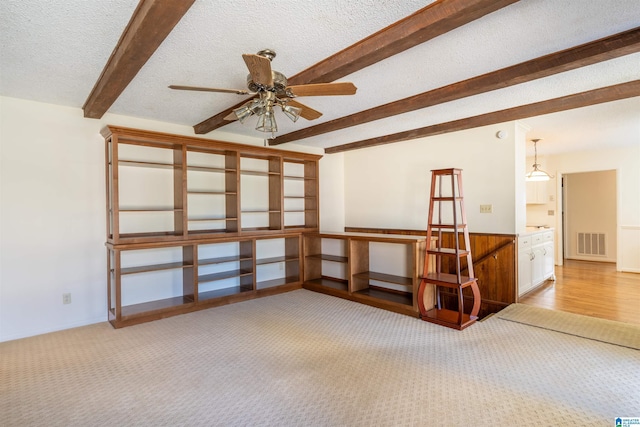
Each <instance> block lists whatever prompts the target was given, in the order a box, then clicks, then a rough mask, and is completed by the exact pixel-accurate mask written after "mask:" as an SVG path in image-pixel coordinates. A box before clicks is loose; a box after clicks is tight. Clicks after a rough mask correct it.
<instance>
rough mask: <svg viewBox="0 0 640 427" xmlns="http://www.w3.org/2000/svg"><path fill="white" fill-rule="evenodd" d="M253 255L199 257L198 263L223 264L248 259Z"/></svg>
mask: <svg viewBox="0 0 640 427" xmlns="http://www.w3.org/2000/svg"><path fill="white" fill-rule="evenodd" d="M252 259H253V257H250V256H242V255H232V256H225V257H218V258H206V259H199V260H198V265H213V264H224V263H227V262H240V261H250V260H252Z"/></svg>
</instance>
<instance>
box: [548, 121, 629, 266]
mask: <svg viewBox="0 0 640 427" xmlns="http://www.w3.org/2000/svg"><path fill="white" fill-rule="evenodd" d="M547 165H548V166H547V167H548V168H549V169H548V171H549V172H550V173H551V174H553V175H556V176H562V175H564V174H570V173H579V172H591V171H603V170H616V172H617V194H616V200H617V208H618V209H617V210H618V217H617V223H618V229H617V233H618V235H617V241H618V248H617V269H618V270H620V271H635V272H640V256H637V255H638V254H640V132H639V134H638V143H637V144H635V145H634V146H631V147H625V148H611V149H605V150H594V151H583V152H572V153H566V154H560V155H553V156H548V157H547ZM556 181H557V183H556V184H557V186H556V188H555V189H554V191H553V195H554V196H555V200H556V205H555V210H556V212H561V207H562V197H561V196H562V194H561V187H560V186H561V180H556ZM550 194H552V193H550ZM555 218H556V229H557V230H560V229H561V226H562V216H561V215H556V217H555ZM562 250H563V248H562V240H561V239H559V238H556V254H557V255H556V263H557V264H560V265H561V264H562Z"/></svg>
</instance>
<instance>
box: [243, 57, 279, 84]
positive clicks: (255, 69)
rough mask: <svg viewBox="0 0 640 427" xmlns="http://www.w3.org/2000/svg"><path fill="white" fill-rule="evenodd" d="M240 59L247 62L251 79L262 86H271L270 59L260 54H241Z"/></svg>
mask: <svg viewBox="0 0 640 427" xmlns="http://www.w3.org/2000/svg"><path fill="white" fill-rule="evenodd" d="M242 59H244V63H245V64H247V68H248V69H249V74H251V79H252V80H253V81H254V82H255V83H257V84H259V85H263V86H273V73H272V72H271V60H270V59H269V58H267V57H264V56H260V55H250V54H247V53H245V54H243V55H242Z"/></svg>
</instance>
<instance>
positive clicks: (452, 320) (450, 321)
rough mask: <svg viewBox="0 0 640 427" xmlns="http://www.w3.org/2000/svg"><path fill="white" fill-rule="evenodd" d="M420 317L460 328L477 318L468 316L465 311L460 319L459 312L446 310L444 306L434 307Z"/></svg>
mask: <svg viewBox="0 0 640 427" xmlns="http://www.w3.org/2000/svg"><path fill="white" fill-rule="evenodd" d="M422 319H423V320H428V321H430V322H432V323H436V324H438V325H442V326H447V327H449V328H454V329H459V330H461V329H464V328H466V327H467V326H469V325H471V324H473V323H474V322H475V321H476V320H477V319H478V318H477V317H476V316H470V315H468V314H467V313H463V314H462V321H460V315H459V312H457V311H453V310H448V309H446V308H441V309H437V308H434V309H431V310H429V311H427V313H426V315H423V316H422Z"/></svg>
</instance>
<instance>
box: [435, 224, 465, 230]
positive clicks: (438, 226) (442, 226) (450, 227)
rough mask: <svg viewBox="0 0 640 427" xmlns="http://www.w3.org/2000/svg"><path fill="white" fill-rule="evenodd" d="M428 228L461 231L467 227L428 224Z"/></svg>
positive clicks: (461, 225) (463, 225)
mask: <svg viewBox="0 0 640 427" xmlns="http://www.w3.org/2000/svg"><path fill="white" fill-rule="evenodd" d="M429 227H431V228H436V229H438V228H443V229H447V230H456V229H458V230H462V229H464V228H466V227H467V224H458V225H454V224H429Z"/></svg>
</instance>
